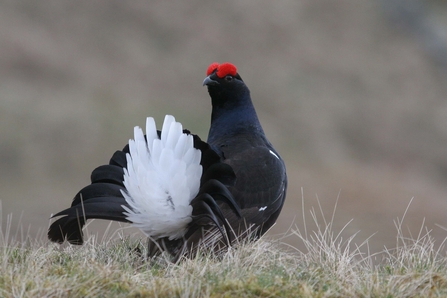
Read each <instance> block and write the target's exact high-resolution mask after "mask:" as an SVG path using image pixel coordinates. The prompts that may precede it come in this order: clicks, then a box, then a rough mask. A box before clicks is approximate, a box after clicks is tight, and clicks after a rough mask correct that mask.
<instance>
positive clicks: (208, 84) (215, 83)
mask: <svg viewBox="0 0 447 298" xmlns="http://www.w3.org/2000/svg"><path fill="white" fill-rule="evenodd" d="M210 76H211V75H209V76H207V77H206V78H205V80H203V85H202V86H205V85H207V86H211V85H219V82H218V81H215V80H213V79H212V78H210Z"/></svg>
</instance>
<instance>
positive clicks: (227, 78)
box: [225, 76, 233, 82]
mask: <svg viewBox="0 0 447 298" xmlns="http://www.w3.org/2000/svg"><path fill="white" fill-rule="evenodd" d="M232 80H233V77H232V76H226V77H225V81H227V82H231V81H232Z"/></svg>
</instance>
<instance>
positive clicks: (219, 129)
mask: <svg viewBox="0 0 447 298" xmlns="http://www.w3.org/2000/svg"><path fill="white" fill-rule="evenodd" d="M245 135H250V136H251V137H256V136H259V137H260V138H262V137H263V136H264V131H263V130H262V127H261V124H260V123H259V120H258V116H257V114H256V111H255V108H254V107H253V104H252V102H251V99H250V97H249V96H246V97H244V98H241V100H238V101H237V104H232V105H218V104H215V103H213V110H212V114H211V127H210V131H209V134H208V143H209V144H211V145H213V146H219V145H220V144H219V142H222V141H225V140H226V139H228V138H234V137H238V136H242V137H243V136H245Z"/></svg>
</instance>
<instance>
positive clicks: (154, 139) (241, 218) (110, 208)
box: [48, 63, 287, 259]
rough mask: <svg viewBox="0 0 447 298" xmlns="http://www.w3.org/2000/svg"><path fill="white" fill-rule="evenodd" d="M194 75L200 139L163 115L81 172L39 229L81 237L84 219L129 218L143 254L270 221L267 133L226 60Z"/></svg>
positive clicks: (272, 187)
mask: <svg viewBox="0 0 447 298" xmlns="http://www.w3.org/2000/svg"><path fill="white" fill-rule="evenodd" d="M203 85H206V86H207V87H208V92H209V94H210V96H211V103H212V115H211V127H210V131H209V135H208V141H207V142H203V141H202V140H201V139H200V138H199V137H198V136H196V135H193V134H191V133H190V132H189V131H188V130H186V129H183V128H182V125H181V124H180V123H178V122H176V121H175V119H174V117H172V116H166V117H165V121H164V123H163V126H162V130H161V131H157V130H156V126H155V122H154V120H153V118H148V119H147V122H146V134H145V135H144V133H143V131H142V129H141V128H139V127H135V129H134V139H133V140H130V141H129V144H128V145H126V146H125V147H124V149H123V150H121V151H116V152H115V154H114V155H113V156H112V158H111V159H110V162H109V164H107V165H103V166H99V167H98V168H96V169H95V170H94V171H93V172H92V174H91V184H90V185H88V186H86V187H84V188H83V189H81V190H80V191H79V192H78V193H77V194H76V196H75V198H74V199H73V202H72V204H71V207H70V208H68V209H65V210H63V211H61V212H59V213H57V214H55V215H53V216H52V217H53V218H54V217H59V218H58V219H57V220H56V221H54V222H53V223H52V224H51V226H50V228H49V231H48V237H49V239H50V240H51V241H54V242H58V243H62V242H64V240H67V241H68V242H70V243H72V244H82V243H83V233H82V228H83V226H84V224H85V222H86V220H88V219H92V218H98V219H107V220H115V221H120V222H129V223H131V224H132V225H133V226H135V227H138V228H140V230H142V231H143V233H145V234H146V235H147V236H148V238H149V254H150V255H151V256H153V255H155V254H157V253H159V252H162V251H165V252H168V253H169V254H170V255H171V256H172V257H173V258H174V259H178V258H179V257H180V256H182V255H192V254H191V252H192V251H193V250H194V249H196V248H197V247H198V246H199V245H206V246H210V247H213V248H216V247H217V248H219V249H220V248H222V247H225V246H228V245H231V243H234V242H235V241H237V240H239V239H241V238H245V237H247V236H250V237H252V239H256V238H258V237H259V236H261V235H262V234H264V233H265V232H266V231H267V230H268V229H269V228H270V227H271V226H272V225H273V224H274V223H275V221H276V219H277V218H278V216H279V213H280V212H281V209H282V206H283V204H284V201H285V197H286V189H287V175H286V168H285V165H284V162H283V160H282V159H281V157H280V156H279V154H278V152H276V150H275V149H274V148H273V146H272V145H271V143H270V142H269V141H268V140H267V138H266V136H265V134H264V131H263V129H262V127H261V124H260V123H259V120H258V117H257V115H256V111H255V109H254V107H253V104H252V101H251V97H250V91H249V90H248V88H247V86H246V85H245V83H244V81H243V80H242V78H241V76H240V75H239V74H238V73H237V69H236V67H235V66H234V65H233V64H231V63H223V64H218V63H212V64H211V65H210V66H209V67H208V70H207V77H206V78H205V80H204V82H203Z"/></svg>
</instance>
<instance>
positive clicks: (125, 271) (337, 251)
mask: <svg viewBox="0 0 447 298" xmlns="http://www.w3.org/2000/svg"><path fill="white" fill-rule="evenodd" d="M311 217H312V218H313V221H315V223H316V224H317V226H318V227H319V228H317V229H316V230H315V231H298V230H295V231H293V230H292V231H289V232H288V233H287V234H286V236H287V237H297V238H298V239H299V240H300V241H301V242H302V244H303V246H302V247H304V249H298V248H296V247H287V246H285V245H283V244H282V241H281V240H271V239H261V240H260V241H258V242H256V243H241V244H240V245H239V246H238V247H237V249H230V250H229V251H228V252H226V253H225V254H223V255H221V256H215V255H211V254H207V253H206V252H202V253H201V254H200V255H198V257H197V258H195V259H193V260H191V259H183V260H180V261H179V262H178V263H177V264H172V263H169V262H167V261H166V260H165V259H163V258H159V259H157V260H153V261H152V262H151V261H148V260H146V259H145V258H144V255H145V254H146V247H145V244H144V242H143V241H140V240H138V239H132V238H129V237H123V238H121V239H120V238H118V239H115V240H101V241H99V240H97V238H95V237H93V236H91V237H89V239H88V241H87V243H86V244H85V245H83V246H81V247H75V246H70V245H68V246H63V247H60V246H58V245H55V244H49V243H48V242H47V241H46V240H42V239H44V237H40V239H41V240H35V239H30V238H28V239H26V238H25V239H21V240H15V239H17V236H13V235H11V234H10V231H11V227H10V226H6V227H3V228H2V232H1V233H0V244H1V248H0V270H1V274H0V296H1V297H422V296H423V297H427V296H429V297H445V296H446V295H447V258H446V256H445V251H444V250H443V247H444V245H443V244H440V245H439V244H438V245H436V246H435V240H434V239H433V238H432V237H431V236H430V233H429V231H425V230H424V229H421V233H420V234H419V235H417V236H415V237H410V238H407V237H405V236H404V235H403V232H402V231H403V228H402V226H403V225H402V221H400V220H397V221H396V227H397V239H396V240H397V244H396V247H395V248H394V249H385V250H384V251H382V252H380V253H371V252H369V249H368V241H366V242H364V243H361V244H356V243H355V241H354V239H355V235H353V236H352V237H351V238H349V239H342V238H341V237H340V236H338V235H339V234H338V232H337V233H335V231H333V230H332V219H331V220H329V221H326V220H325V219H323V220H321V221H320V223H318V221H317V214H316V212H315V211H312V212H311ZM370 241H373V237H372V238H371V239H370V240H369V242H370ZM436 247H437V248H436ZM439 247H441V248H439Z"/></svg>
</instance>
